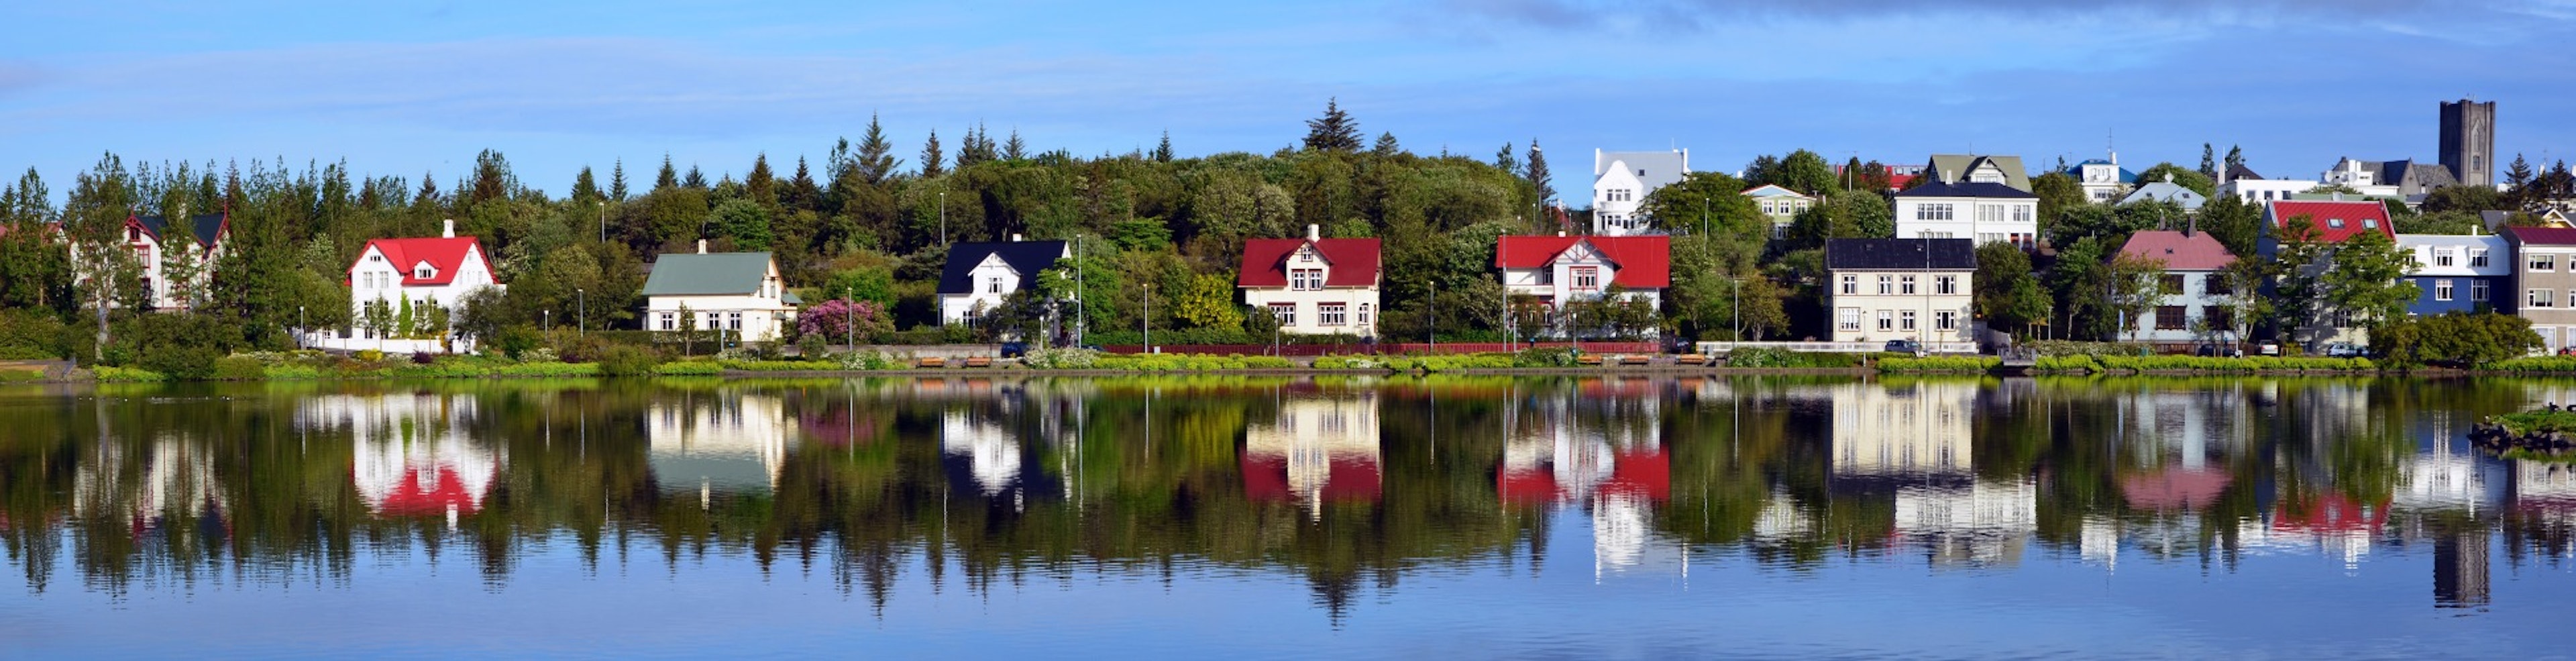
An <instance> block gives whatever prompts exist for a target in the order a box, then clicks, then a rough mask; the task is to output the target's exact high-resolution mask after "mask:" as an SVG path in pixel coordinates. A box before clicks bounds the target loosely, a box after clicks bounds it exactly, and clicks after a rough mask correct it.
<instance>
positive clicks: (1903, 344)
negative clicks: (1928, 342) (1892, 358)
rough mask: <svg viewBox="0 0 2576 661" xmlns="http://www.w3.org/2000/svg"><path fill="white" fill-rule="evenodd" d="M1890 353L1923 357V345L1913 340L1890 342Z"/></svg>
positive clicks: (1888, 347) (1888, 345) (1888, 343)
mask: <svg viewBox="0 0 2576 661" xmlns="http://www.w3.org/2000/svg"><path fill="white" fill-rule="evenodd" d="M1887 352H1888V353H1902V354H1913V355H1918V356H1919V355H1923V344H1922V343H1920V342H1916V341H1913V340H1888V341H1887Z"/></svg>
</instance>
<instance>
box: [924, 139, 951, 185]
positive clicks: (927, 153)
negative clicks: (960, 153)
mask: <svg viewBox="0 0 2576 661" xmlns="http://www.w3.org/2000/svg"><path fill="white" fill-rule="evenodd" d="M947 171H948V163H947V156H946V155H943V154H941V153H939V129H931V130H930V140H929V141H927V142H923V143H922V144H921V176H924V177H936V176H939V175H940V174H941V173H944V172H947Z"/></svg>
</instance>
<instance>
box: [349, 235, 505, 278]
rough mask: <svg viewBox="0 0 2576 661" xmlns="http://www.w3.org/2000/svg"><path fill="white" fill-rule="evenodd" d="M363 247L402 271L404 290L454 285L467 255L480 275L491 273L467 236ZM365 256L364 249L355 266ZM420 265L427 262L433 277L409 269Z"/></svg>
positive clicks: (383, 242)
mask: <svg viewBox="0 0 2576 661" xmlns="http://www.w3.org/2000/svg"><path fill="white" fill-rule="evenodd" d="M366 247H367V248H374V249H375V250H376V251H377V252H382V253H384V254H385V262H386V263H390V264H393V265H394V268H395V269H396V270H399V271H402V275H403V281H402V283H403V286H405V287H437V286H441V285H445V284H447V283H449V282H454V281H455V280H456V273H457V272H458V271H462V270H464V266H465V258H466V256H468V255H471V256H473V257H474V261H475V263H478V264H482V265H483V272H485V273H491V272H492V263H491V261H490V260H487V259H485V258H484V257H483V250H482V247H481V244H479V243H476V242H475V240H474V237H470V236H458V237H446V238H427V239H376V240H374V241H368V242H367V246H366ZM366 254H367V251H366V248H360V249H359V250H358V255H359V258H358V263H364V262H365V261H366ZM421 262H429V266H430V268H432V269H436V272H435V276H434V277H429V278H420V277H416V276H418V275H420V273H419V270H418V269H415V268H413V267H416V266H419V265H420V263H421ZM349 270H351V271H355V270H358V264H357V263H352V264H350V265H349Z"/></svg>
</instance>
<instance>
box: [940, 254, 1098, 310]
mask: <svg viewBox="0 0 2576 661" xmlns="http://www.w3.org/2000/svg"><path fill="white" fill-rule="evenodd" d="M1011 239H1012V240H1010V241H974V242H967V243H957V244H951V245H949V246H948V264H947V266H946V267H945V268H942V269H941V270H940V272H939V323H941V324H955V323H964V322H966V321H967V320H970V319H974V318H978V317H982V316H984V315H985V314H987V313H990V312H992V311H993V310H994V309H996V308H1000V307H1002V301H1003V300H1005V299H1008V298H1010V296H1011V294H1012V293H1014V292H1018V291H1019V290H1020V289H1022V288H1026V287H1035V286H1037V285H1038V280H1037V278H1038V274H1039V273H1043V272H1045V271H1046V270H1047V269H1050V268H1054V267H1055V263H1056V260H1060V259H1068V258H1071V257H1073V246H1072V244H1070V243H1068V242H1064V241H1021V240H1019V239H1020V236H1019V235H1016V234H1014V235H1011Z"/></svg>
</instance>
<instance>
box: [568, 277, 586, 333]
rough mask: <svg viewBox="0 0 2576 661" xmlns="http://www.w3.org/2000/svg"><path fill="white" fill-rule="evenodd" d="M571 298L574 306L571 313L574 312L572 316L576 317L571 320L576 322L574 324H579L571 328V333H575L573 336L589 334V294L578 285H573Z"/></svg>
mask: <svg viewBox="0 0 2576 661" xmlns="http://www.w3.org/2000/svg"><path fill="white" fill-rule="evenodd" d="M572 299H573V303H574V305H575V307H574V308H573V313H574V315H573V316H574V317H576V319H574V320H573V322H574V323H576V324H580V325H579V326H576V327H574V328H573V335H575V336H581V335H589V334H590V295H589V294H588V293H587V292H583V291H582V290H581V288H580V287H574V288H572Z"/></svg>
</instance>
